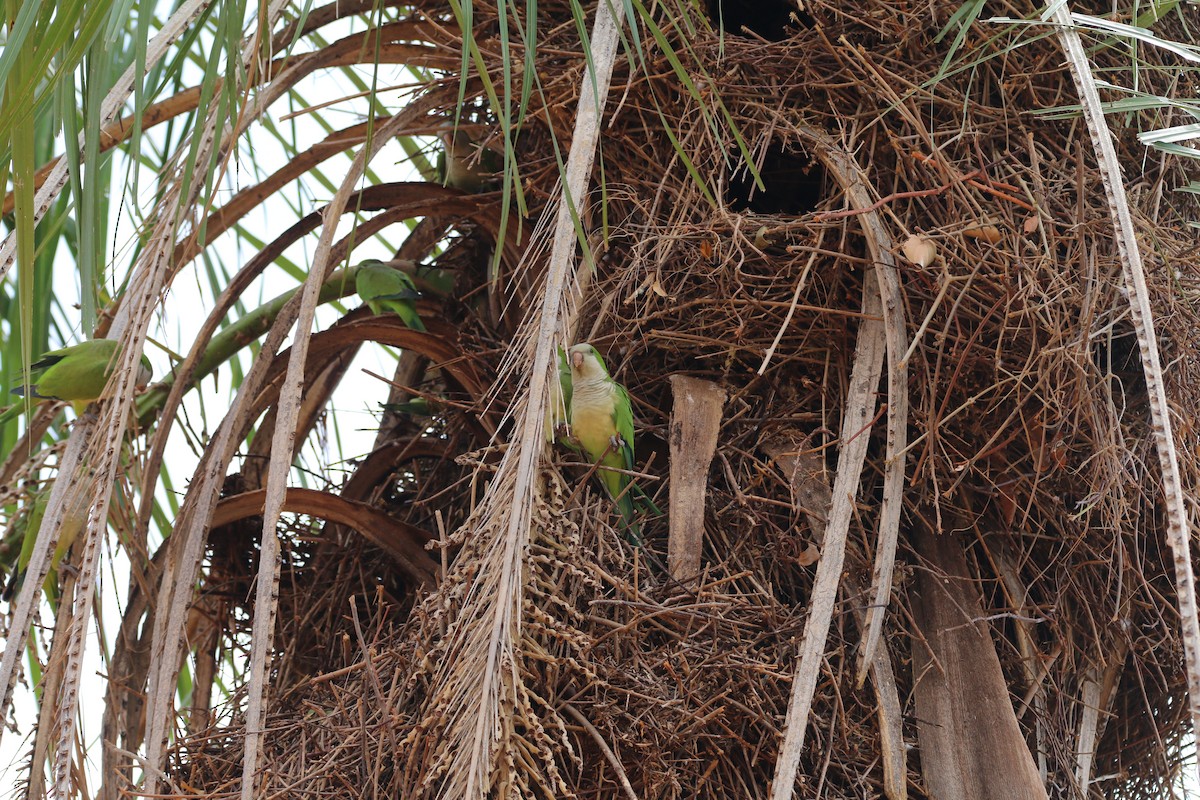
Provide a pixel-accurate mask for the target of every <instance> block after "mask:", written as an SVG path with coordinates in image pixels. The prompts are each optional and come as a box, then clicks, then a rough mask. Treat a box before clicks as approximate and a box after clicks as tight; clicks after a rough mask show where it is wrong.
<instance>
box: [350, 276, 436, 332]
mask: <svg viewBox="0 0 1200 800" xmlns="http://www.w3.org/2000/svg"><path fill="white" fill-rule="evenodd" d="M354 288H355V289H356V290H357V291H358V296H359V299H361V300H362V301H363V302H364V303H366V304H367V307H368V308H370V309H371V313H372V314H376V315H379V314H386V313H388V312H391V313H393V314H395V315H396V316H398V317H400V319H401V320H403V321H404V324H405V325H407V326H408V327H410V328H412V329H413V330H414V331H423V330H425V323H423V322H421V317H420V315H419V314H417V307H416V304H415V303H416V299H417V298H418V297H420V296H421V294H420V292H418V291H417V287H416V285H415V284H414V283H413V280H412V278H410V277H409V276H408V274H407V273H405V272H403V271H401V270H398V269H395V268H394V267H389V266H388V265H387V264H385V263H383V262H382V261H377V260H375V259H371V260H368V261H364V262H362V263H361V264H359V265H358V272H357V274H356V276H355V279H354Z"/></svg>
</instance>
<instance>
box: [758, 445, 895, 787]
mask: <svg viewBox="0 0 1200 800" xmlns="http://www.w3.org/2000/svg"><path fill="white" fill-rule="evenodd" d="M810 438H811V437H805V436H803V435H801V434H800V433H799V431H789V430H784V431H781V432H780V433H779V435H778V436H773V437H770V438H769V439H766V440H764V441H762V442H761V443H760V446H761V447H762V450H763V452H765V453H766V454H767V455H769V456H770V457H771V458H773V459H775V462H776V463H777V464H779V466H780V467H782V468H783V470H784V472H785V474H787V476H788V485H789V486H790V488H791V490H792V505H793V507H794V508H796V509H804V514H805V517H806V518H807V520H808V527H809V529H810V530H812V533H813V538H814V539H816V540H817V546H818V547H820V548H822V549H823V548H824V546H825V524H826V522H825V518H824V517H822V516H821V511H823V510H824V509H827V508H829V505H830V500H831V498H832V492H831V491H830V489H829V482H828V481H827V480H826V478H825V477H824V474H823V473H824V469H825V456H824V455H823V454H822V453H821V451H820V450H819V449H813V448H811V447H809V446H808V445H809V441H810ZM846 580H847V582H848V583H849V588H850V591H851V592H852V593H854V594H856V595H857V594H862V593H863V591H864V587H862V586H860V585H859V584H858V580H857V579H856V578H854V577H853V576H847V578H846ZM854 611H855V613H854V617H855V619H856V620H857V622H858V626H859V628H860V629H865V628H866V625H865V621H866V615H865V614H864V613H863V611H862V610H861V609H858V608H855V609H854ZM871 685H872V686H873V687H874V689H875V699H876V701H877V702H878V704H879V706H878V710H877V713H878V714H879V740H880V747H879V749H880V755H881V757H882V761H883V793H884V795H886V796H887V798H888V800H906V798H907V797H908V766H907V746H906V745H905V744H904V736H903V724H904V714H903V712H902V711H901V708H900V692H899V690H898V689H897V688H896V675H895V673H894V672H893V671H892V661H891V657H890V656H889V655H888V651H887V648H880V649H878V650H876V651H875V657H874V658H872V659H871Z"/></svg>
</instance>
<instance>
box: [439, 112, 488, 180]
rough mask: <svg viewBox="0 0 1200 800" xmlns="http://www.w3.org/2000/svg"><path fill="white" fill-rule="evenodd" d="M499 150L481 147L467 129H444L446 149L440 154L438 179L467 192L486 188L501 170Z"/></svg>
mask: <svg viewBox="0 0 1200 800" xmlns="http://www.w3.org/2000/svg"><path fill="white" fill-rule="evenodd" d="M498 161H499V154H498V153H496V152H495V151H492V150H488V149H486V148H480V147H478V146H477V145H476V144H475V142H474V140H472V139H471V136H470V135H469V134H468V133H467V132H466V131H464V130H461V129H459V128H454V129H453V130H450V129H447V130H444V131H442V152H441V153H439V154H438V160H437V179H438V182H439V183H441V184H444V185H446V186H450V187H452V188H455V189H460V190H462V191H464V192H466V193H467V194H478V193H479V192H482V191H486V190H488V189H490V188H491V187H492V185H493V184H494V183H495V174H496V173H497V172H498V171H499V170H500V164H499V163H497V162H498Z"/></svg>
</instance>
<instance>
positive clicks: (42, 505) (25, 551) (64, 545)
mask: <svg viewBox="0 0 1200 800" xmlns="http://www.w3.org/2000/svg"><path fill="white" fill-rule="evenodd" d="M49 499H50V487H49V486H46V487H45V488H43V489H42V490H41V491H39V492H38V493H37V494H36V495H34V497H33V500H32V501H31V502H30V504H29V506H27V510H26V512H25V514H24V516H23V517H22V518H21V519H20V520H18V522H17V527H18V528H19V529H20V530H21V531H22V535H23V538H22V540H21V553H20V555H18V556H17V563H16V564H14V565H13V568H12V572H10V573H9V576H8V582H7V584H6V585H5V587H4V592H3V593H2V594H0V598H3V599H4V600H12V598H13V595H14V594H16V592H17V591H19V590H20V588H21V583H22V582H23V581H24V580H25V571H26V569H27V568H28V567H29V560H30V559H31V558H32V557H33V548H34V546H35V545H36V544H37V537H38V532H39V531H40V530H41V527H42V518H43V517H44V516H45V515H46V502H47V501H48V500H49ZM87 499H88V496H87V495H86V494H84V493H79V492H77V493H75V494H74V495H73V496H72V497H69V498H68V499H67V504H68V505H67V509H66V512H65V515H64V516H63V521H62V527H61V528H60V529H59V532H58V544H56V545H55V546H54V555H53V556H51V558H50V573H49V574H48V575H47V576H46V582H45V584H44V585H43V590H44V591H45V592H46V594H47V595H48V596H49V597H50V598H51V599H52V600H54V599H56V595H57V592H58V577H57V574H56V573H57V570H58V565H59V564H60V563H62V560H63V557H64V556H66V554H67V551H68V550H70V549H71V545H72V544H74V543H75V540H76V539H77V538H79V532H80V531H82V530H83V527H84V525H85V524H87V504H86V502H85V501H86V500H87Z"/></svg>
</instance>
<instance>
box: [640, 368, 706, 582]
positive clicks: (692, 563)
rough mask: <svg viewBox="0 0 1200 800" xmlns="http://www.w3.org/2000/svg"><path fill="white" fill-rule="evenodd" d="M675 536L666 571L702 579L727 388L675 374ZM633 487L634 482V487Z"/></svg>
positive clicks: (681, 578) (672, 504) (672, 516)
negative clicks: (708, 502) (707, 506)
mask: <svg viewBox="0 0 1200 800" xmlns="http://www.w3.org/2000/svg"><path fill="white" fill-rule="evenodd" d="M671 388H672V390H673V392H674V394H675V407H674V408H673V409H672V411H671V429H670V436H669V439H670V446H671V497H670V514H669V516H668V519H669V520H670V523H671V524H670V527H671V532H670V538H669V539H668V541H667V568H668V571H669V572H670V573H671V577H673V578H674V579H675V580H677V581H681V582H687V581H694V580H697V579H698V578H699V575H700V554H701V551H702V550H703V547H704V496H705V494H706V491H707V488H708V467H709V465H710V464H711V463H712V458H713V453H714V452H716V449H717V433H718V432H719V431H720V428H721V407H722V406H723V405H724V404H725V390H724V389H722V388H721V387H720V386H717V385H716V384H715V383H711V382H709V381H704V380H700V379H699V378H690V377H688V376H686V375H672V376H671ZM630 485H632V484H630Z"/></svg>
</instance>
